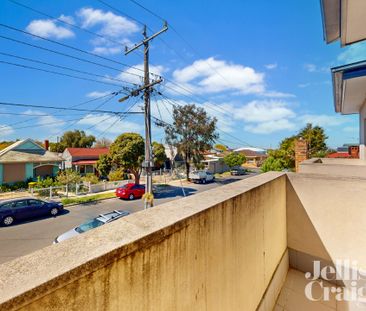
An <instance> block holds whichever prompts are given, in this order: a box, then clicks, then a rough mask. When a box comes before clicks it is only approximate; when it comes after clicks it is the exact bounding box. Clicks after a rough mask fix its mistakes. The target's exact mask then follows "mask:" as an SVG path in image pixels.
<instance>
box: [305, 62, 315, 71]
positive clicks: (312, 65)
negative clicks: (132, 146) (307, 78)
mask: <svg viewBox="0 0 366 311" xmlns="http://www.w3.org/2000/svg"><path fill="white" fill-rule="evenodd" d="M304 68H305V69H306V70H307V71H309V72H315V71H316V66H315V65H314V64H305V65H304Z"/></svg>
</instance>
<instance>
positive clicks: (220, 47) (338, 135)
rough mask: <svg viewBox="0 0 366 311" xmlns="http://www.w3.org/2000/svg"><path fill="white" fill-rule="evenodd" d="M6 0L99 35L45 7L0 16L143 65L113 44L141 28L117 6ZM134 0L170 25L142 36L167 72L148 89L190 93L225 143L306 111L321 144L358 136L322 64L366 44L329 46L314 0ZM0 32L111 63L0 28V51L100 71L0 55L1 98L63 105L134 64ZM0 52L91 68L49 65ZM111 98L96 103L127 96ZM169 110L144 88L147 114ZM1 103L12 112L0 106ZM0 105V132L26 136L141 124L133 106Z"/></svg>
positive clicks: (150, 20) (266, 140)
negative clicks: (150, 38) (123, 114)
mask: <svg viewBox="0 0 366 311" xmlns="http://www.w3.org/2000/svg"><path fill="white" fill-rule="evenodd" d="M17 1H18V2H21V3H24V4H27V5H29V6H30V7H32V8H34V9H38V10H40V11H42V12H44V13H47V14H49V15H52V16H54V17H57V18H61V19H63V20H65V21H67V22H69V23H73V24H75V25H77V26H79V27H81V28H83V29H85V30H88V31H92V32H95V33H98V34H100V35H102V36H104V37H107V38H108V40H106V39H103V38H100V37H96V36H93V35H90V34H87V33H86V32H84V31H81V30H78V29H75V28H73V27H70V26H67V25H65V24H63V23H60V22H59V21H57V20H53V19H50V18H46V17H44V16H41V15H39V14H37V13H35V12H31V11H29V10H27V9H25V8H22V7H19V6H17V5H15V4H13V3H11V2H9V1H8V0H3V1H1V2H0V23H2V24H5V25H9V26H12V27H15V28H18V29H22V30H26V31H29V32H32V33H35V34H38V35H41V36H43V37H47V38H50V39H53V40H56V41H58V42H62V43H65V44H68V45H72V46H76V47H78V48H80V49H83V50H86V51H90V52H93V53H96V54H99V55H101V56H104V57H107V58H110V59H113V60H116V61H118V62H122V63H126V64H129V65H131V66H134V67H137V68H142V53H140V52H135V53H131V54H130V55H128V56H125V55H124V53H123V44H127V45H131V44H132V43H135V42H138V41H140V40H141V30H142V26H141V25H140V24H139V23H137V22H135V21H134V20H131V19H130V18H128V17H126V15H121V14H118V13H117V12H116V11H113V10H112V9H110V8H108V7H106V6H104V5H103V4H102V3H100V2H98V1H97V0H80V1H79V0H74V1H66V0H59V1H46V0H28V1H25V0H17ZM140 1H141V3H142V4H143V5H145V6H146V7H148V8H150V9H152V10H153V11H154V12H156V13H157V14H158V15H160V16H163V17H164V18H166V19H167V21H168V23H169V24H171V25H172V26H173V27H174V30H175V31H174V30H172V29H169V30H168V32H166V33H164V34H162V35H161V38H162V39H163V41H164V42H162V41H161V40H155V41H154V42H153V43H152V45H151V51H150V55H151V63H152V66H151V71H152V72H154V73H156V74H159V75H162V76H163V77H166V78H167V79H168V80H165V81H164V83H163V84H162V85H161V86H159V87H158V89H159V91H160V92H161V93H163V94H164V95H165V96H166V97H167V98H169V99H170V100H171V101H174V102H176V103H179V104H186V103H196V104H197V105H200V106H202V107H204V108H206V110H207V111H208V112H209V113H210V114H211V115H213V116H216V117H217V118H218V120H219V122H218V127H219V134H220V141H221V142H222V143H226V144H228V145H230V146H232V147H236V146H242V145H245V142H247V143H248V144H250V145H252V146H256V147H272V148H273V147H276V146H277V145H278V142H279V141H280V140H281V139H283V138H284V137H286V136H289V135H292V134H294V133H296V132H297V131H298V130H299V129H300V128H301V127H302V126H304V125H305V124H306V123H307V122H313V123H314V124H319V125H321V126H323V127H324V128H325V129H326V133H327V135H328V136H329V139H328V144H329V145H330V146H332V147H336V146H338V145H342V144H343V143H348V142H357V141H358V121H357V116H341V115H337V114H336V113H335V112H334V108H333V98H332V85H331V75H330V67H332V66H336V65H341V64H346V63H350V62H353V61H357V60H361V59H362V54H363V55H366V54H365V52H366V46H365V44H363V43H361V44H356V45H353V46H351V47H348V48H340V45H339V43H334V44H331V45H326V44H325V42H324V41H323V33H322V22H321V15H320V4H319V1H318V0H311V1H309V0H299V1H290V0H286V1H285V0H283V1H268V0H267V1H260V0H258V1H249V0H246V1H239V0H234V1H230V3H228V2H225V1H219V0H212V1H188V0H187V1H168V0H160V1H142V0H140ZM106 2H107V3H108V4H110V5H112V6H114V7H116V8H118V9H119V10H121V11H123V12H124V13H125V14H127V15H128V16H130V17H133V18H135V19H137V20H139V21H142V22H144V23H146V24H147V25H148V26H149V27H150V28H151V29H153V30H158V29H160V28H161V26H162V22H161V21H160V20H159V19H157V18H156V17H154V16H152V15H151V14H149V13H148V12H146V11H144V10H143V9H141V8H140V7H138V6H136V5H135V4H134V3H132V2H131V1H128V0H125V1H117V0H106ZM177 33H178V34H177ZM0 35H1V36H6V37H10V38H13V39H17V40H22V41H25V42H27V43H30V44H34V45H40V46H42V47H45V48H48V49H52V50H56V51H59V52H62V53H67V54H70V55H73V56H76V57H79V58H83V59H87V60H89V61H94V62H98V63H102V64H104V65H106V66H109V67H113V68H114V69H113V70H112V69H108V68H104V67H101V66H96V65H92V64H90V63H85V62H81V61H77V60H75V59H70V58H67V57H63V56H60V55H57V54H54V53H50V52H47V51H42V50H39V49H35V48H31V47H29V46H25V45H21V44H18V43H15V42H12V41H9V40H5V39H2V38H0V61H5V62H11V63H17V64H23V65H27V66H33V67H37V68H43V69H47V70H53V71H57V72H63V73H67V74H70V75H76V76H80V77H86V78H91V79H95V80H98V81H99V83H98V82H92V81H83V80H78V79H74V78H70V77H63V76H58V75H54V74H50V73H45V72H40V71H35V70H30V69H25V68H20V67H15V66H13V65H9V64H4V63H0V85H1V87H0V90H1V92H0V94H1V95H0V102H12V103H22V104H31V105H49V106H56V107H71V106H73V105H77V104H80V103H82V102H84V101H87V100H90V99H93V98H95V97H98V96H102V95H105V94H108V93H111V92H113V91H116V90H118V89H120V87H119V86H117V85H105V84H103V83H112V84H118V85H120V84H122V85H127V86H132V85H130V84H125V83H121V82H120V81H117V80H124V81H127V82H130V83H137V84H139V83H140V82H141V81H140V79H139V78H138V77H136V76H134V75H133V74H138V75H140V74H141V71H139V70H136V69H131V68H126V67H123V66H122V65H120V64H116V63H113V62H110V61H107V60H102V59H98V58H96V57H93V56H90V55H86V54H83V53H79V52H77V51H73V50H70V49H67V48H64V47H61V46H58V45H55V44H52V43H49V42H45V41H43V40H41V39H35V38H32V37H30V36H27V35H25V34H22V33H19V32H16V31H14V30H10V29H7V28H4V27H0ZM181 37H183V38H184V39H185V40H186V41H188V43H189V45H188V44H187V43H186V42H185V41H183V40H182V39H181ZM118 42H120V43H122V44H118ZM191 46H192V47H193V49H192V48H191ZM1 53H3V54H1ZM4 53H5V54H12V55H16V56H20V57H27V58H31V59H35V60H37V61H42V62H48V63H51V64H54V65H59V66H66V67H71V68H73V69H76V70H81V71H87V72H91V73H94V74H98V75H100V76H101V77H90V76H88V75H85V74H81V73H75V72H71V71H67V70H63V69H60V68H52V67H50V66H47V65H43V64H39V63H38V64H37V63H32V62H29V61H26V60H24V59H23V60H21V59H16V58H14V57H10V56H8V55H4ZM131 73H132V75H131ZM109 78H112V79H115V80H111V79H109ZM116 79H117V80H116ZM100 82H102V83H100ZM177 85H178V86H179V87H178V86H177ZM186 90H189V91H190V92H189V93H187V92H186ZM182 93H183V94H182ZM108 98H109V97H105V98H103V100H106V99H108ZM118 98H119V97H115V98H113V99H111V100H110V101H108V102H107V103H105V104H104V105H103V106H101V108H100V109H105V110H112V111H125V110H126V109H128V107H129V106H130V105H132V104H134V103H135V102H136V100H137V99H135V98H134V99H131V100H129V101H127V102H124V103H118V101H117V99H118ZM103 100H95V101H93V102H90V103H87V104H85V105H82V106H80V108H85V109H95V108H96V107H97V106H98V105H101V104H102V102H103ZM140 105H141V100H140V101H138V102H137V103H136V105H135V106H134V108H133V109H134V110H137V111H138V110H139V109H140V108H139V106H140ZM168 110H169V111H170V110H171V106H170V104H169V102H168V101H167V100H166V99H164V98H163V97H162V96H160V95H158V94H156V95H154V96H153V101H152V111H153V115H154V116H156V117H158V118H162V119H163V120H164V121H166V122H170V120H171V116H170V113H169V111H168ZM7 112H11V113H19V114H23V115H17V116H15V115H6V114H5V113H7ZM0 113H3V114H1V115H0V118H1V119H0V140H6V139H16V138H20V139H22V138H27V137H31V138H35V139H41V140H43V139H46V138H49V139H51V140H53V141H55V140H56V137H57V136H60V135H61V134H62V132H63V131H64V130H70V129H76V128H77V129H84V130H86V131H87V132H88V133H91V134H93V135H95V136H97V137H102V136H105V137H109V138H112V139H113V138H115V137H116V136H117V135H118V134H120V133H121V132H124V131H137V132H140V133H143V119H142V116H138V115H137V116H136V115H135V116H128V117H127V118H125V119H124V120H121V121H120V120H117V119H116V118H115V117H111V116H109V115H105V114H102V113H100V114H95V113H94V114H88V113H83V114H82V113H81V112H75V111H58V110H56V111H55V110H42V109H38V108H25V107H8V106H0ZM24 114H26V115H24ZM70 120H71V121H70ZM153 139H154V140H157V141H162V140H163V131H162V130H161V129H156V128H154V131H153Z"/></svg>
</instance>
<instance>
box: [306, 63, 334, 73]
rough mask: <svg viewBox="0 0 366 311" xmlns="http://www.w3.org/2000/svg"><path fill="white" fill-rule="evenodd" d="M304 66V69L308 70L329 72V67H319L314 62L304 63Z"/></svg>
mask: <svg viewBox="0 0 366 311" xmlns="http://www.w3.org/2000/svg"><path fill="white" fill-rule="evenodd" d="M304 68H305V70H306V71H308V72H312V73H314V72H321V73H329V72H330V69H329V68H328V67H326V66H324V67H319V66H317V65H315V64H304Z"/></svg>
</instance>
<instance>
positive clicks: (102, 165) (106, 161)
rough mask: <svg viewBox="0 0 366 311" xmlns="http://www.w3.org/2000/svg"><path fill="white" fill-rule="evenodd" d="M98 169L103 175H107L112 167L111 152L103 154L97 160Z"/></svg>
mask: <svg viewBox="0 0 366 311" xmlns="http://www.w3.org/2000/svg"><path fill="white" fill-rule="evenodd" d="M96 169H97V171H98V173H99V174H100V175H101V176H107V175H108V174H109V172H110V171H111V169H112V159H111V157H110V155H109V154H102V155H100V156H99V159H98V161H97V165H96Z"/></svg>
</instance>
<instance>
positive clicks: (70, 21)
mask: <svg viewBox="0 0 366 311" xmlns="http://www.w3.org/2000/svg"><path fill="white" fill-rule="evenodd" d="M58 19H59V20H62V21H64V22H65V23H68V24H72V25H74V24H75V21H74V18H73V17H72V16H69V15H63V14H61V15H60V16H59V18H58Z"/></svg>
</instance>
